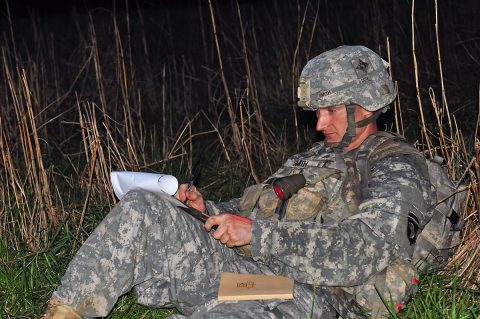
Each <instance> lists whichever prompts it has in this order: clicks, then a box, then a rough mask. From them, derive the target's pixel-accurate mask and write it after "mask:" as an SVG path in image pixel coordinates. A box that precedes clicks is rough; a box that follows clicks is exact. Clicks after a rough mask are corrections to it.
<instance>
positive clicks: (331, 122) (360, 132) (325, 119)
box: [316, 104, 372, 150]
mask: <svg viewBox="0 0 480 319" xmlns="http://www.w3.org/2000/svg"><path fill="white" fill-rule="evenodd" d="M371 115H372V112H369V111H366V110H365V109H364V108H362V107H360V106H356V107H355V122H358V121H360V120H362V119H364V118H366V117H368V116H371ZM347 127H348V120H347V109H346V108H345V105H344V104H342V105H332V106H329V107H327V108H321V109H318V110H317V126H316V130H317V131H320V132H322V133H323V135H324V136H325V140H324V142H325V145H327V146H331V147H337V146H338V145H340V142H341V141H342V139H343V136H344V135H345V133H346V132H347ZM355 131H356V135H355V137H354V138H353V139H352V142H351V143H350V144H349V145H348V146H347V147H346V148H345V149H346V150H352V149H355V148H357V147H358V146H360V144H361V143H362V142H363V141H364V140H365V138H366V137H367V136H368V135H369V133H370V129H369V126H368V125H367V126H365V127H361V128H357V129H356V130H355Z"/></svg>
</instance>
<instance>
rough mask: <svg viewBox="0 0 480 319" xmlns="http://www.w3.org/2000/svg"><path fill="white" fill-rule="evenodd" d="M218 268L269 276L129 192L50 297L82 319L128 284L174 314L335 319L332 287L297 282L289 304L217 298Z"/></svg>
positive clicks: (109, 304) (144, 196)
mask: <svg viewBox="0 0 480 319" xmlns="http://www.w3.org/2000/svg"><path fill="white" fill-rule="evenodd" d="M222 271H228V272H237V273H250V274H272V272H271V270H270V269H269V268H268V267H267V266H266V265H263V264H260V263H257V262H255V261H254V260H253V259H251V258H249V257H243V256H240V255H238V254H237V253H235V251H234V250H233V249H230V248H228V247H226V246H225V245H223V244H221V243H220V242H219V241H217V240H215V239H214V238H213V237H212V236H211V235H210V234H209V233H208V232H206V231H205V229H204V228H203V225H202V223H200V222H198V221H197V220H195V219H193V218H192V217H191V216H189V215H187V214H186V213H185V212H183V211H181V210H179V209H178V208H175V207H174V206H172V204H171V203H170V202H168V201H166V200H165V199H162V198H161V197H158V196H156V195H154V194H151V193H147V192H140V191H132V192H129V193H128V194H127V195H125V197H124V198H123V199H122V201H120V202H119V203H118V204H117V206H116V207H115V208H114V209H113V210H112V211H111V212H110V213H109V214H108V215H107V217H106V218H105V219H104V220H103V221H102V222H101V223H100V224H99V226H98V227H97V228H96V229H95V231H94V232H93V233H92V234H91V235H90V237H89V238H88V239H87V240H86V241H85V243H84V244H83V245H82V247H81V248H80V249H79V251H78V252H77V254H76V255H75V257H74V258H73V259H72V261H71V262H70V265H69V266H68V269H67V271H66V273H65V275H64V277H63V278H62V281H61V284H60V286H59V287H58V289H57V290H56V291H55V292H54V294H53V298H57V299H59V300H60V301H62V302H63V303H65V304H67V305H69V306H71V307H72V308H74V309H75V310H76V311H77V312H78V313H79V314H81V315H82V316H84V317H86V318H89V317H98V316H106V315H107V314H108V313H109V312H110V311H111V309H112V308H113V306H114V305H115V303H116V301H117V299H118V298H119V297H120V296H121V295H122V294H125V293H126V292H128V291H130V290H131V289H132V288H133V289H135V292H136V295H137V301H138V302H139V303H140V304H144V305H149V306H153V307H165V306H169V307H172V306H174V307H176V308H177V309H178V310H179V311H180V312H181V313H182V315H173V316H172V317H176V318H184V317H185V316H188V317H191V318H242V319H243V318H309V317H310V318H337V317H338V315H337V312H336V311H335V309H334V308H333V307H332V305H331V304H332V300H335V298H336V296H335V295H334V294H333V293H332V292H331V291H330V290H329V289H326V288H322V287H316V288H314V287H312V286H311V285H306V284H300V283H296V284H295V288H294V296H295V299H294V300H290V301H285V300H269V301H241V302H219V301H218V300H217V298H216V297H217V290H218V285H219V278H220V273H221V272H222ZM326 298H329V299H326ZM327 300H328V302H327Z"/></svg>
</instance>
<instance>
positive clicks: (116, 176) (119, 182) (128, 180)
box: [110, 171, 178, 199]
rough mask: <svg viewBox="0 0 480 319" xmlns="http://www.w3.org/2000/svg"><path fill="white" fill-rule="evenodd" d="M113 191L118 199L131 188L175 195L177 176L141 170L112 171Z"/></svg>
mask: <svg viewBox="0 0 480 319" xmlns="http://www.w3.org/2000/svg"><path fill="white" fill-rule="evenodd" d="M110 179H111V180H112V186H113V191H114V193H115V195H116V196H117V198H118V199H122V197H123V196H124V195H125V194H126V193H128V192H129V191H131V190H136V189H137V190H145V191H149V192H152V193H156V194H163V195H164V194H167V195H169V196H172V195H174V194H175V193H176V192H177V189H178V180H177V178H176V177H175V176H172V175H166V174H155V173H141V172H116V171H113V172H110Z"/></svg>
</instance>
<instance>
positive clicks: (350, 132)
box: [327, 104, 386, 149]
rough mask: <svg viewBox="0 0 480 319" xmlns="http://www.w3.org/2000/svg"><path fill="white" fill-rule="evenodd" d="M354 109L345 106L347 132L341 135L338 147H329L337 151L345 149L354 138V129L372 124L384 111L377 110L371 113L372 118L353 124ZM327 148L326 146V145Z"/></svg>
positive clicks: (354, 105) (352, 105)
mask: <svg viewBox="0 0 480 319" xmlns="http://www.w3.org/2000/svg"><path fill="white" fill-rule="evenodd" d="M355 107H356V104H347V105H345V108H346V109H347V131H346V132H345V134H344V135H343V138H342V140H341V141H340V143H338V145H330V146H331V147H334V148H338V149H345V148H346V147H347V146H348V145H350V143H351V142H352V140H353V138H354V137H355V136H356V131H355V130H356V129H357V128H360V127H364V126H366V125H368V124H370V123H372V122H375V121H376V120H377V119H378V117H379V116H380V115H381V114H382V113H384V112H385V111H386V109H385V108H382V109H379V110H377V111H375V112H373V114H372V116H369V117H367V118H366V119H363V120H361V121H358V122H355ZM327 146H328V145H327Z"/></svg>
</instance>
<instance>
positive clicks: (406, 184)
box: [251, 157, 431, 286]
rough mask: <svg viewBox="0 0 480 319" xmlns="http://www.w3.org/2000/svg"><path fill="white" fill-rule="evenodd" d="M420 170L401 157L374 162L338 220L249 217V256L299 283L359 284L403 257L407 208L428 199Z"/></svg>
mask: <svg viewBox="0 0 480 319" xmlns="http://www.w3.org/2000/svg"><path fill="white" fill-rule="evenodd" d="M422 172H423V171H421V170H418V169H417V168H416V166H415V165H414V163H413V162H412V161H411V160H409V159H408V158H405V157H390V158H385V159H383V160H381V161H379V162H378V163H377V164H376V165H375V166H374V167H373V170H372V173H371V179H370V182H369V183H368V184H369V185H368V186H367V188H366V189H365V190H363V192H362V194H363V198H364V200H363V202H362V204H361V205H360V206H359V212H358V214H356V215H354V216H352V217H351V218H348V219H345V220H343V221H342V222H340V223H338V224H330V225H328V224H319V223H315V222H278V221H273V220H257V221H254V222H253V224H252V225H253V236H252V240H251V245H252V257H253V258H254V259H255V260H258V261H261V262H263V263H266V264H267V265H269V266H270V267H271V268H272V269H273V270H274V271H275V272H276V273H278V274H283V275H286V276H289V277H291V278H293V279H295V280H297V281H300V282H306V283H312V284H318V285H331V286H354V285H358V284H361V283H363V282H364V281H365V280H366V279H368V278H369V277H370V276H371V275H373V274H375V273H377V272H378V271H380V270H382V269H384V268H385V267H386V266H387V265H388V264H389V263H390V262H391V261H392V260H394V259H396V258H399V257H402V258H408V255H409V253H410V252H411V250H409V247H408V246H409V243H408V237H407V218H408V217H407V215H408V212H416V213H418V212H424V211H426V210H427V207H428V206H429V204H431V193H430V184H429V181H428V180H427V179H426V178H425V177H422ZM423 173H424V172H423Z"/></svg>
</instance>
